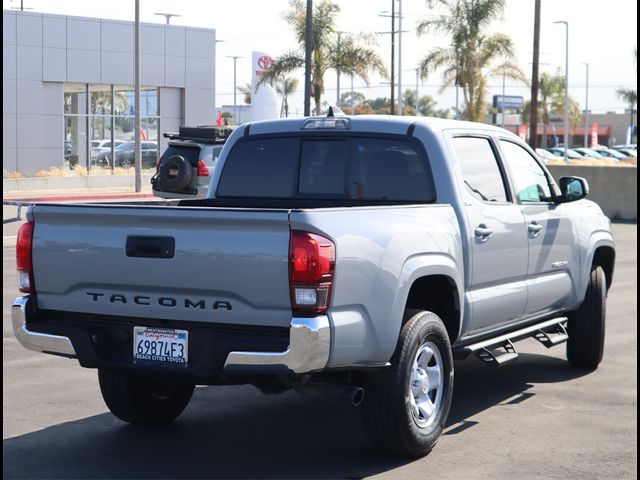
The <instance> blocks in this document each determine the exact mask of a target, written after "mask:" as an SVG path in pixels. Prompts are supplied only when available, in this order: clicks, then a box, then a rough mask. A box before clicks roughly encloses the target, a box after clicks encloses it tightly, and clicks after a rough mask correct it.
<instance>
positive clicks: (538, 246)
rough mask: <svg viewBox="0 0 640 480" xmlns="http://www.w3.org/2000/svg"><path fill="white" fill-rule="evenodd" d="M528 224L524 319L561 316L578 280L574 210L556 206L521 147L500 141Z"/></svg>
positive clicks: (538, 170) (545, 182) (546, 181)
mask: <svg viewBox="0 0 640 480" xmlns="http://www.w3.org/2000/svg"><path fill="white" fill-rule="evenodd" d="M500 150H501V152H502V156H503V158H504V162H505V164H506V165H507V167H508V168H509V171H510V173H511V176H512V180H513V184H514V187H515V189H516V195H517V197H518V202H519V203H520V208H521V209H522V213H523V215H524V218H525V222H526V232H527V239H528V240H527V241H528V245H529V261H528V268H527V291H528V300H527V307H526V310H525V316H526V317H535V316H542V315H546V314H550V313H552V312H554V311H558V310H561V309H562V308H563V306H566V305H568V304H569V303H571V302H572V300H571V299H572V298H573V297H574V296H575V292H574V290H573V282H572V280H571V277H572V275H576V276H575V277H574V278H578V277H577V275H579V274H580V271H579V270H580V264H581V263H580V253H579V249H578V241H577V239H576V233H575V227H574V225H573V220H572V218H571V216H569V215H567V214H565V212H566V210H567V209H570V208H571V207H570V206H567V205H562V204H560V205H557V204H555V203H554V202H553V199H552V196H551V187H550V185H549V178H548V177H547V175H546V173H545V171H544V170H543V168H542V167H541V166H540V164H539V163H538V161H537V160H536V159H535V158H534V157H533V156H532V155H531V154H530V153H529V152H528V151H527V150H526V149H525V148H523V147H522V146H520V145H518V144H517V143H514V142H512V141H509V140H500Z"/></svg>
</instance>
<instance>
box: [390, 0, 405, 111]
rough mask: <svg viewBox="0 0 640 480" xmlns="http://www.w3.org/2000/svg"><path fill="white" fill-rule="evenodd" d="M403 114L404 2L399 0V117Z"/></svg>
mask: <svg viewBox="0 0 640 480" xmlns="http://www.w3.org/2000/svg"><path fill="white" fill-rule="evenodd" d="M392 1H393V0H392ZM403 113H404V108H403V105H402V0H398V115H402V114H403Z"/></svg>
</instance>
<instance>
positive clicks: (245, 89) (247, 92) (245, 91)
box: [236, 83, 252, 105]
mask: <svg viewBox="0 0 640 480" xmlns="http://www.w3.org/2000/svg"><path fill="white" fill-rule="evenodd" d="M236 89H237V90H238V91H239V92H240V93H241V94H242V95H244V98H243V100H244V103H246V104H247V105H251V93H252V92H251V84H250V83H247V84H246V85H245V86H242V85H240V86H239V87H236Z"/></svg>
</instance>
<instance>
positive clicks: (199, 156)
mask: <svg viewBox="0 0 640 480" xmlns="http://www.w3.org/2000/svg"><path fill="white" fill-rule="evenodd" d="M232 131H233V130H232V129H231V128H222V127H180V131H179V133H177V134H176V133H165V134H164V136H165V138H168V139H169V146H168V148H167V149H166V150H165V152H164V153H163V154H162V156H161V157H160V160H159V162H158V165H157V169H156V174H155V175H154V176H153V177H152V178H151V185H152V189H153V193H154V195H156V196H158V197H163V198H206V197H207V193H208V190H209V183H210V182H211V173H212V171H213V167H214V165H215V162H216V159H217V158H218V156H219V155H220V152H221V151H222V147H223V146H224V143H225V141H226V139H227V137H228V136H229V135H230V134H231V132H232Z"/></svg>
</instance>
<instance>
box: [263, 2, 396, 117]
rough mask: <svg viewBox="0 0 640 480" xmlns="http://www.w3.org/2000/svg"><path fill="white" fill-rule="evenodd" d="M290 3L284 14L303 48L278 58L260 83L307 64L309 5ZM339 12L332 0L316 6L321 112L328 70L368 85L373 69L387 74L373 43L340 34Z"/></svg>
mask: <svg viewBox="0 0 640 480" xmlns="http://www.w3.org/2000/svg"><path fill="white" fill-rule="evenodd" d="M289 5H290V7H291V10H289V11H288V12H286V13H285V14H284V19H285V21H286V22H287V23H288V24H289V25H291V26H292V27H293V29H294V30H295V33H296V39H297V41H298V43H299V45H300V47H299V48H298V49H295V50H290V51H288V52H286V53H284V54H283V55H281V56H279V57H278V58H276V59H275V61H274V62H273V64H272V65H271V67H270V68H269V69H268V70H266V71H265V73H264V75H263V76H262V78H261V79H260V82H258V84H261V83H263V82H266V83H270V84H272V85H273V84H277V82H278V80H279V79H280V78H282V77H283V76H284V75H285V74H287V73H291V72H293V71H294V70H298V69H300V68H303V67H304V43H305V33H306V4H305V2H304V0H289ZM339 11H340V7H338V5H336V4H335V3H333V2H332V1H331V0H321V1H319V2H316V4H315V5H314V11H313V56H312V66H311V84H312V96H313V98H314V102H315V105H316V114H319V113H320V111H321V105H322V94H323V93H324V75H325V73H326V72H327V71H328V70H330V69H333V70H336V71H339V72H340V73H344V74H346V75H354V76H356V77H359V78H361V79H363V80H364V81H365V82H366V83H367V84H368V82H369V72H370V71H372V70H373V71H377V72H378V73H380V75H382V76H386V71H385V67H384V64H383V62H382V59H381V58H380V56H379V55H378V53H377V52H376V51H375V50H374V49H373V48H372V46H371V45H370V43H369V42H366V41H363V38H362V37H359V36H358V37H356V36H354V35H350V34H342V35H338V33H337V31H336V27H335V17H336V15H337V14H338V12H339Z"/></svg>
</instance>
